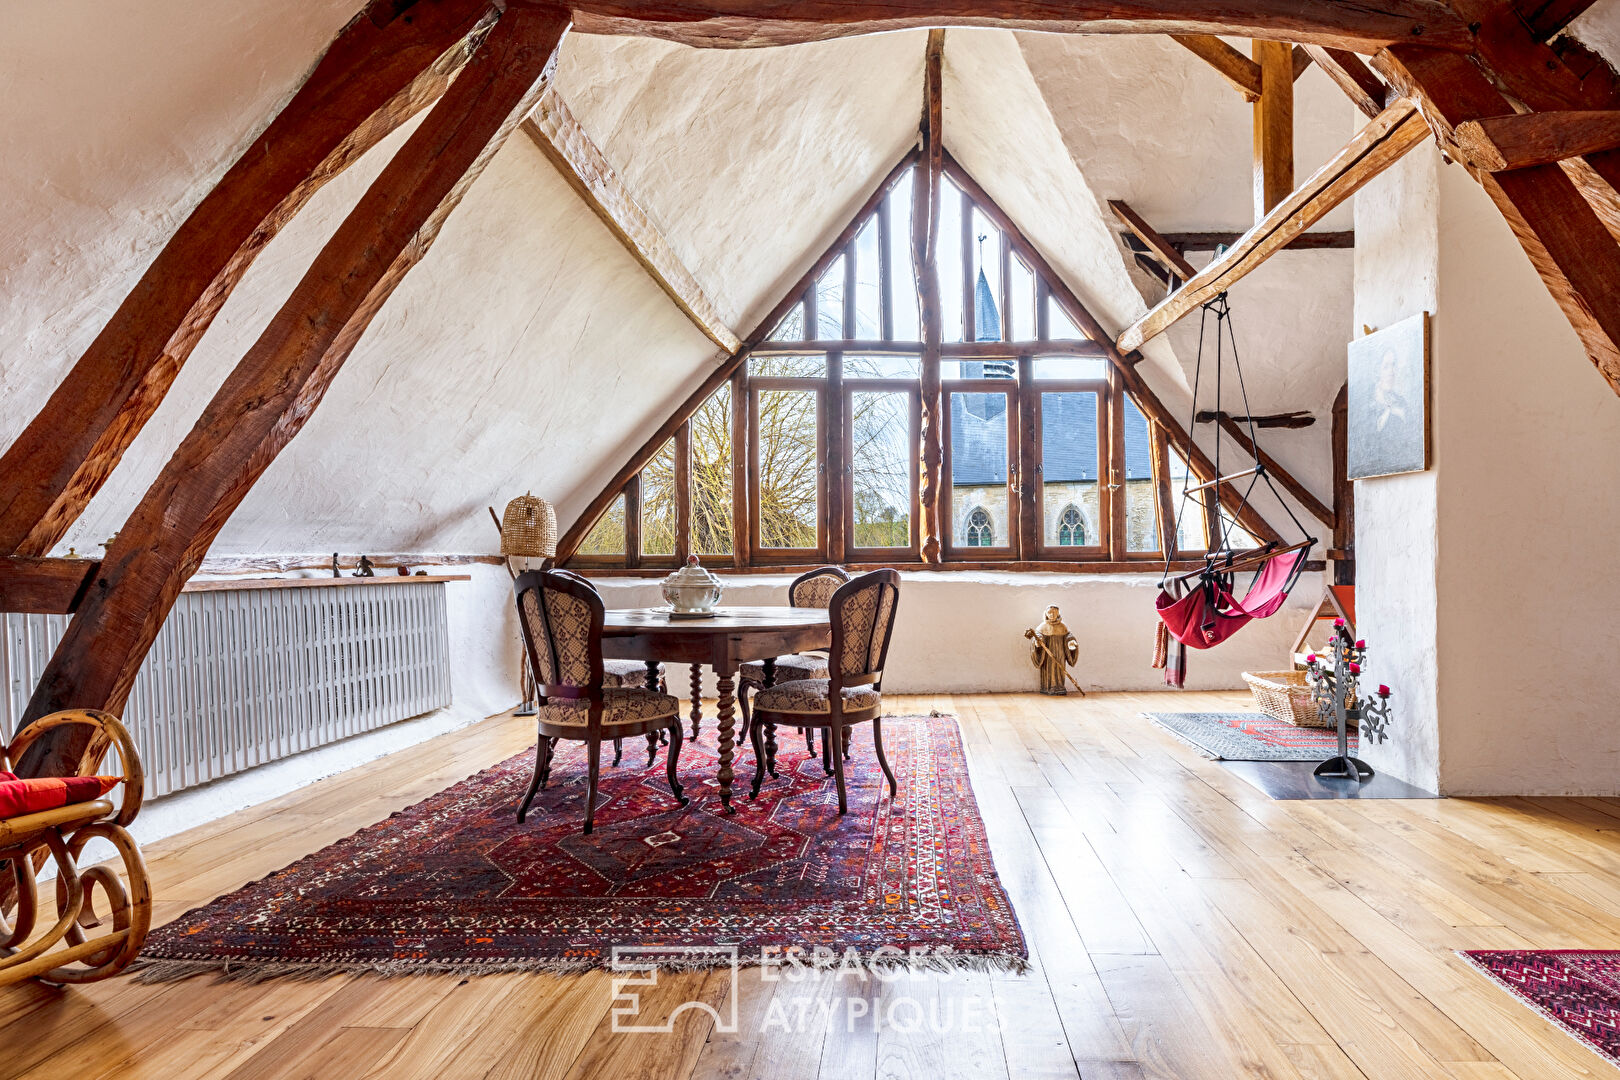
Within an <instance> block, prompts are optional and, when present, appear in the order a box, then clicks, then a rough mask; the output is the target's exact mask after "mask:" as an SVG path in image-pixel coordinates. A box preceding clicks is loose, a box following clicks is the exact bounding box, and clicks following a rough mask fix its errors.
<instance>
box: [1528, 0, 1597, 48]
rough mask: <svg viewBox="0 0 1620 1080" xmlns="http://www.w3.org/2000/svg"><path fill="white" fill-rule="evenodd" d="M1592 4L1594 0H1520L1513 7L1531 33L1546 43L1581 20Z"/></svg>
mask: <svg viewBox="0 0 1620 1080" xmlns="http://www.w3.org/2000/svg"><path fill="white" fill-rule="evenodd" d="M1592 3H1593V0H1518V2H1517V3H1515V4H1514V5H1513V7H1514V10H1516V11H1517V12H1518V14H1519V18H1521V19H1523V20H1524V24H1525V25H1526V26H1527V27H1529V28H1530V32H1531V33H1532V34H1534V35H1535V36H1536V37H1537V38H1538V39H1539V40H1541V41H1546V40H1547V39H1548V38H1550V37H1552V36H1553V35H1554V34H1556V33H1558V31H1560V30H1562V29H1563V28H1564V27H1566V26H1568V25H1569V24H1570V23H1572V22H1574V21H1575V20H1576V19H1577V18H1579V17H1580V16H1581V14H1582V13H1583V12H1584V11H1585V10H1586V9H1587V8H1589V7H1591V6H1592Z"/></svg>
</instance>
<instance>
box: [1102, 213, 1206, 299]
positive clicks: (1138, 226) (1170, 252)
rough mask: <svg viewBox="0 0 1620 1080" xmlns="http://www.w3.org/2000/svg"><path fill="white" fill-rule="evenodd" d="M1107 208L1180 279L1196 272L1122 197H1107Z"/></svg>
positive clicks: (1185, 278) (1183, 279)
mask: <svg viewBox="0 0 1620 1080" xmlns="http://www.w3.org/2000/svg"><path fill="white" fill-rule="evenodd" d="M1108 209H1110V210H1112V211H1113V212H1114V216H1115V217H1117V218H1119V220H1120V222H1121V223H1122V224H1123V225H1124V226H1125V227H1126V228H1127V229H1129V230H1131V232H1132V233H1133V234H1135V236H1136V238H1137V239H1138V240H1140V241H1142V243H1143V244H1144V245H1146V247H1147V250H1148V251H1149V252H1150V253H1151V254H1152V255H1154V256H1155V257H1156V258H1157V259H1158V260H1159V262H1160V263H1161V264H1163V265H1164V267H1165V268H1166V269H1168V270H1170V271H1172V272H1174V273H1175V275H1176V276H1177V277H1179V278H1180V279H1181V280H1182V281H1186V280H1187V279H1188V278H1190V277H1192V276H1193V275H1194V274H1196V273H1198V271H1197V270H1196V269H1194V267H1193V264H1192V263H1190V262H1188V261H1187V258H1186V256H1184V255H1182V253H1181V252H1180V251H1178V250H1176V247H1175V245H1174V244H1172V243H1170V241H1168V240H1166V239H1165V238H1164V237H1163V236H1161V235H1160V234H1159V232H1158V230H1156V229H1154V228H1153V226H1151V225H1149V224H1148V223H1147V222H1146V221H1144V220H1143V219H1142V215H1141V214H1138V213H1137V212H1136V211H1135V210H1132V209H1131V207H1130V204H1128V203H1127V202H1125V200H1124V199H1109V200H1108Z"/></svg>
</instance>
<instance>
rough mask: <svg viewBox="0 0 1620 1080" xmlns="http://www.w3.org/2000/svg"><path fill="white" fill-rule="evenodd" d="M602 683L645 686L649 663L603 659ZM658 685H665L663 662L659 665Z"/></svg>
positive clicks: (606, 684) (604, 684)
mask: <svg viewBox="0 0 1620 1080" xmlns="http://www.w3.org/2000/svg"><path fill="white" fill-rule="evenodd" d="M602 685H603V686H635V687H645V686H646V685H647V665H646V664H643V663H642V662H641V661H640V660H603V661H602ZM658 685H659V686H663V685H664V665H663V664H659V665H658Z"/></svg>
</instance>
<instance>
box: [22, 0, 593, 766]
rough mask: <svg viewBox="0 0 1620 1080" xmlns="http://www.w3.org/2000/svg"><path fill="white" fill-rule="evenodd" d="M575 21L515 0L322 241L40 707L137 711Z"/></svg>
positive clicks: (529, 104)
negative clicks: (346, 366)
mask: <svg viewBox="0 0 1620 1080" xmlns="http://www.w3.org/2000/svg"><path fill="white" fill-rule="evenodd" d="M567 29H568V15H567V12H566V11H565V10H563V9H560V8H553V7H549V6H540V5H537V4H532V3H527V2H524V0H506V4H505V10H504V12H503V13H502V14H501V17H500V19H499V21H498V22H496V23H495V25H494V27H493V28H492V29H491V30H490V32H489V34H488V36H487V37H486V38H485V39H484V40H483V41H482V42H481V43H480V44H479V45H478V47H477V49H476V50H475V51H474V53H473V55H472V56H471V57H470V58H469V59H468V61H467V64H466V66H465V67H464V68H463V70H462V72H461V74H460V75H459V76H458V77H457V78H456V80H455V81H454V82H453V83H451V85H450V87H449V89H448V90H446V91H445V94H444V96H443V97H442V98H440V100H439V102H438V104H437V105H435V106H434V107H433V109H431V110H430V111H429V112H428V114H427V116H426V117H425V118H424V119H423V120H422V122H421V124H420V125H419V126H418V127H417V129H416V130H415V131H414V132H412V134H411V136H410V138H409V139H407V140H406V142H405V144H404V145H403V146H401V147H400V149H399V150H398V152H397V153H396V154H395V155H394V157H393V158H392V160H390V161H389V162H388V164H387V165H386V166H384V168H383V170H382V172H381V173H380V174H379V175H378V177H377V179H376V180H375V181H374V182H373V183H372V184H371V186H370V188H368V189H367V191H366V192H365V194H364V195H362V196H361V197H360V199H359V201H358V202H357V203H356V204H355V207H354V209H353V211H352V212H351V213H350V214H349V215H348V217H346V218H345V219H344V221H343V223H342V224H341V225H339V226H338V229H337V231H336V232H335V233H334V234H333V236H332V238H331V239H330V240H329V241H328V242H327V243H326V245H325V246H324V247H322V249H321V251H320V253H319V254H318V255H317V256H316V257H315V260H314V263H313V264H312V265H311V266H310V268H309V270H308V271H307V272H306V273H305V274H304V276H303V278H302V279H301V280H300V281H299V283H298V284H297V286H295V287H294V289H293V292H292V295H291V297H290V298H289V299H288V301H287V302H286V304H285V305H283V307H282V308H281V310H280V311H279V312H277V313H276V315H275V316H274V317H273V318H272V319H271V321H270V324H269V326H268V327H266V329H265V330H264V332H263V333H262V334H261V335H260V337H259V339H258V341H256V342H255V343H254V345H253V347H252V348H251V349H249V350H248V352H247V354H246V355H245V356H244V357H243V359H242V361H241V362H240V363H239V364H237V366H236V369H235V370H234V371H232V372H231V374H230V376H229V377H228V378H227V379H226V380H225V383H224V385H223V386H222V387H221V388H220V390H219V391H218V393H216V394H215V395H214V398H213V400H212V401H210V402H209V404H208V405H207V407H206V408H204V410H203V412H202V415H201V416H200V417H199V418H198V420H197V422H196V425H195V426H194V427H193V428H192V429H191V431H190V433H189V434H187V435H186V437H185V439H184V440H182V442H181V443H180V446H179V448H178V449H177V450H176V451H175V453H174V456H173V457H172V458H170V459H169V462H168V464H167V465H165V466H164V468H163V471H162V472H161V473H160V474H159V475H158V478H157V479H156V480H155V481H154V482H153V483H152V486H151V487H150V488H149V489H148V490H147V492H146V494H145V495H144V496H143V497H142V499H141V501H140V503H139V504H138V505H137V506H136V508H135V510H134V512H133V513H132V514H131V515H130V517H129V519H128V520H127V521H126V522H125V523H124V525H123V527H122V528H120V529H119V531H118V535H117V537H116V538H115V539H114V540H113V542H112V543H111V545H110V546H109V547H108V549H107V555H106V558H105V559H104V560H103V561H102V564H101V568H100V570H99V572H98V573H97V574H96V577H95V580H94V581H93V582H92V584H91V586H90V588H89V590H88V592H87V593H86V594H85V597H84V599H83V601H82V602H81V603H80V604H79V609H78V612H77V614H76V615H75V616H74V618H73V620H72V622H70V623H69V624H68V628H67V631H66V633H65V635H64V636H63V638H62V641H61V644H60V645H59V646H58V647H57V650H56V653H55V655H53V656H52V658H51V660H50V663H49V664H48V665H47V666H46V668H45V672H44V674H43V675H42V676H41V678H40V681H39V685H38V686H37V687H36V688H35V690H34V694H33V698H32V700H31V701H30V702H29V705H28V710H27V712H26V714H25V720H33V719H37V718H38V717H40V716H43V715H46V714H48V713H52V712H55V711H57V710H59V709H65V708H101V709H107V710H108V711H111V712H118V711H120V710H121V709H122V708H123V705H124V702H125V701H126V699H127V697H128V694H129V690H130V686H131V685H132V684H133V682H134V680H135V673H136V671H137V670H138V669H139V667H140V664H141V661H142V660H143V659H144V658H145V656H146V653H147V651H148V650H149V649H150V648H151V645H152V641H153V640H154V639H155V638H156V636H157V633H158V630H159V628H160V627H161V626H162V625H163V621H164V619H165V618H166V617H167V616H168V614H169V610H170V609H171V607H172V606H173V604H174V600H175V598H176V597H177V596H178V595H179V593H180V590H181V588H182V587H183V586H184V585H185V582H186V580H187V579H188V578H189V577H190V576H191V575H192V573H193V572H194V571H195V570H196V568H197V566H198V564H199V563H200V562H201V561H202V558H203V555H204V554H205V553H206V552H207V550H208V547H209V545H210V544H212V543H213V540H214V538H215V537H216V536H217V535H218V533H219V530H220V528H221V527H223V526H224V524H225V522H226V520H227V519H229V517H230V515H231V513H232V511H234V510H235V508H236V507H237V505H238V504H239V503H240V502H241V500H242V498H243V497H244V496H245V495H246V494H247V492H248V490H249V489H250V488H251V487H252V486H253V483H254V481H256V480H257V479H258V477H259V476H260V475H261V474H262V473H263V472H264V470H265V469H266V468H267V467H269V465H270V463H271V462H272V461H274V460H275V457H276V455H277V453H278V452H279V451H280V450H281V449H282V448H283V447H285V446H286V445H287V443H288V442H289V441H290V440H291V439H292V438H293V437H294V436H295V435H296V434H297V433H298V431H299V430H300V429H301V428H302V427H303V425H304V423H305V422H306V421H307V420H308V419H309V417H310V416H311V415H312V414H313V412H314V410H315V408H316V407H317V406H318V405H319V404H320V401H321V398H322V396H323V395H324V394H325V392H326V390H327V388H328V387H329V386H330V385H331V382H332V379H333V377H334V376H335V375H336V374H337V372H338V371H339V369H340V368H341V367H342V365H343V362H344V361H345V359H346V358H347V357H348V355H349V353H350V352H351V351H352V350H353V348H354V346H355V345H356V344H357V343H358V341H359V340H360V337H361V335H362V334H363V333H364V332H365V329H366V327H367V325H368V324H369V323H370V321H371V319H372V318H373V317H374V316H375V315H376V313H377V311H378V310H379V309H380V308H381V307H382V305H383V304H384V303H385V302H386V301H387V299H388V297H389V296H390V295H391V294H392V292H393V290H394V289H395V288H396V287H397V286H398V284H399V282H400V281H401V280H402V279H403V278H404V276H405V274H406V273H407V272H408V271H409V270H410V268H411V267H412V266H414V265H415V264H416V263H417V262H418V261H420V259H421V258H422V257H423V255H425V254H426V252H427V250H428V248H429V247H430V245H431V244H432V243H433V241H434V239H435V238H436V237H437V235H438V233H439V230H440V229H441V228H442V226H443V224H444V221H445V219H446V217H447V216H448V215H449V214H450V212H451V211H452V210H453V209H454V208H455V206H456V205H457V204H458V203H459V201H460V199H461V197H462V196H463V195H464V194H465V193H466V191H467V189H468V188H469V187H470V186H471V184H472V183H473V181H474V180H475V179H476V178H477V177H478V175H479V173H480V172H481V170H482V169H483V167H484V166H485V165H486V164H487V163H488V162H489V160H490V158H492V157H493V156H494V154H495V151H496V150H497V149H498V148H499V147H500V145H501V143H502V142H503V141H504V139H505V138H506V136H507V135H508V134H509V133H510V132H511V131H513V130H514V129H515V128H516V127H517V125H518V123H519V122H520V121H521V120H522V118H523V116H524V115H525V114H527V113H528V111H529V110H530V109H532V108H533V107H534V104H535V102H536V101H537V100H538V98H539V95H540V92H541V89H542V87H543V80H544V79H545V78H546V77H547V75H548V74H549V72H550V71H551V70H552V68H553V67H554V65H555V63H556V56H557V46H558V44H559V42H560V41H561V38H562V35H563V34H564V33H565V32H566V30H567ZM64 730H66V729H64ZM81 753H82V747H80V746H78V745H77V744H76V743H75V742H74V741H73V736H71V735H68V736H64V739H63V740H57V741H47V740H41V741H40V742H39V743H36V744H35V745H34V746H33V747H31V748H30V749H29V751H28V754H27V755H25V761H26V762H27V763H28V764H29V773H30V775H52V774H54V772H55V769H56V767H57V766H59V765H61V764H63V763H66V762H68V761H76V760H78V757H79V755H80V754H81Z"/></svg>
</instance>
